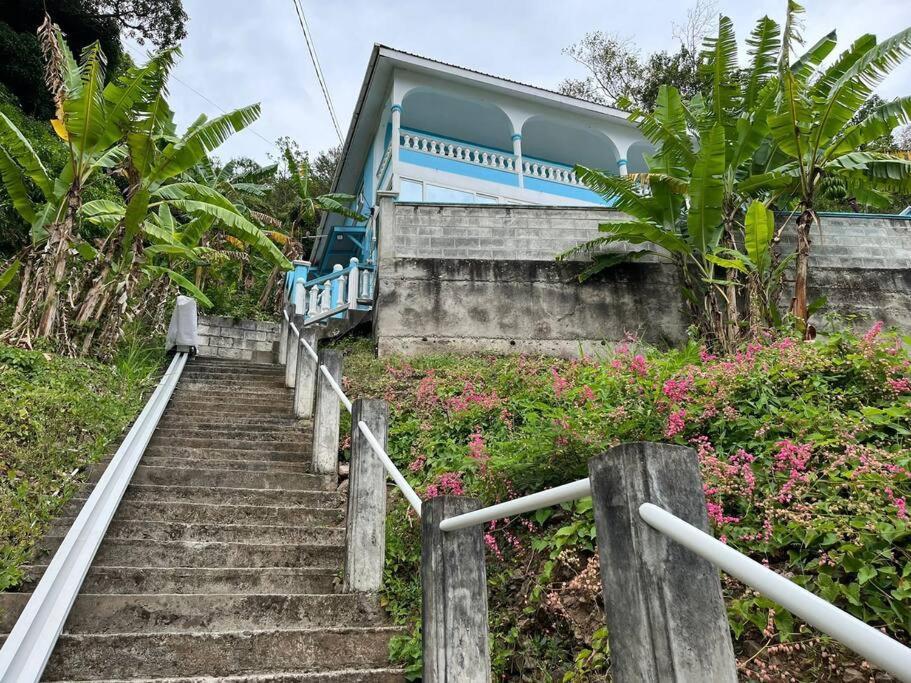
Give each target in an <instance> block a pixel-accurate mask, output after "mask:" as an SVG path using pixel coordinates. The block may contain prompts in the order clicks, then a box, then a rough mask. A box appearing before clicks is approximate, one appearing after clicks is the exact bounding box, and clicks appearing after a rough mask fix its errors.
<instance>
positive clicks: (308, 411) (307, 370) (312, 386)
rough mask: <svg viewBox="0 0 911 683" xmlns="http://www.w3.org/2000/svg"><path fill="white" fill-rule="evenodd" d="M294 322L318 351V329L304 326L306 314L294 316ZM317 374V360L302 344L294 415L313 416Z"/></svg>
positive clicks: (299, 354) (306, 339)
mask: <svg viewBox="0 0 911 683" xmlns="http://www.w3.org/2000/svg"><path fill="white" fill-rule="evenodd" d="M294 324H295V325H297V326H298V329H299V330H300V331H301V338H302V339H304V340H305V341H306V342H307V343H308V344H310V346H312V347H313V350H314V351H316V348H317V341H316V330H314V329H313V328H312V327H304V326H303V324H304V316H302V315H296V316H294ZM316 376H317V366H316V361H315V360H313V357H312V356H311V355H310V354H309V353H307V350H306V349H304V348H303V345H301V348H299V349H298V350H297V372H296V376H295V378H294V417H300V418H310V417H313V403H314V400H315V398H316Z"/></svg>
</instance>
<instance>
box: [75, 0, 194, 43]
mask: <svg viewBox="0 0 911 683" xmlns="http://www.w3.org/2000/svg"><path fill="white" fill-rule="evenodd" d="M85 8H86V13H87V14H88V16H90V17H92V18H94V19H98V20H102V21H103V20H108V19H110V20H113V21H114V22H116V23H117V25H118V26H119V27H120V29H121V31H123V33H125V34H126V35H128V36H130V37H132V38H135V39H136V41H137V42H138V43H139V44H140V45H143V44H144V43H145V41H147V40H148V41H149V42H151V43H152V44H153V45H155V46H156V47H158V48H163V47H170V46H172V45H176V44H177V43H178V42H180V41H181V40H183V39H184V38H186V36H187V31H186V22H187V13H186V12H184V9H183V2H182V0H85Z"/></svg>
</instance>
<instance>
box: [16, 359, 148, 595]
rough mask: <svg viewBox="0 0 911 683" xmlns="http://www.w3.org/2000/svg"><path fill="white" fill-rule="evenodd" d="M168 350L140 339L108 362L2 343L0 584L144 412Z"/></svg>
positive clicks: (25, 560) (18, 578) (18, 576)
mask: <svg viewBox="0 0 911 683" xmlns="http://www.w3.org/2000/svg"><path fill="white" fill-rule="evenodd" d="M162 355H163V354H161V353H160V352H157V351H154V350H149V349H148V348H146V347H143V346H141V345H139V344H137V343H133V344H130V345H127V346H126V347H125V348H124V349H123V350H122V351H121V353H120V354H119V355H118V356H117V358H116V359H115V362H114V363H113V364H102V363H98V362H95V361H90V360H84V359H74V358H67V357H63V356H57V355H54V354H50V353H43V352H40V351H25V350H22V349H17V348H12V347H9V346H5V345H0V477H2V480H0V590H6V589H9V588H14V587H16V586H17V585H19V584H20V583H21V581H22V578H23V571H22V567H23V565H24V564H27V563H28V562H29V561H30V559H31V558H32V556H33V554H34V551H35V546H36V544H37V542H38V541H39V539H40V538H41V536H42V535H43V534H44V533H45V532H46V530H47V528H48V525H49V524H50V522H51V521H52V520H53V519H54V517H55V515H56V514H57V512H58V511H59V510H60V508H61V506H63V505H64V503H66V502H67V500H68V499H69V498H70V497H71V496H72V495H73V493H74V492H75V491H77V490H78V488H79V485H80V483H81V482H82V481H83V480H84V476H85V472H86V468H87V467H88V466H89V465H91V464H92V463H94V462H96V461H97V460H99V459H100V458H101V457H102V456H103V455H105V454H106V453H108V452H109V451H110V449H111V448H112V445H113V443H114V442H115V441H116V440H117V439H118V438H119V437H120V436H121V434H122V433H123V431H124V429H125V428H126V427H127V426H128V425H129V424H130V423H131V421H132V420H133V419H134V418H135V416H136V415H137V414H138V413H139V411H140V410H141V408H142V405H143V399H144V397H145V395H146V393H147V392H148V390H149V389H150V388H151V387H152V386H153V385H154V382H155V374H156V372H157V369H158V368H159V367H160V364H161V361H162Z"/></svg>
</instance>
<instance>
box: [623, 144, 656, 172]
mask: <svg viewBox="0 0 911 683" xmlns="http://www.w3.org/2000/svg"><path fill="white" fill-rule="evenodd" d="M654 153H655V148H654V147H652V146H651V145H650V144H649V143H647V142H634V143H633V144H632V145H631V146H630V148H629V150H628V151H627V153H626V170H627V173H646V172H647V171H648V164H647V163H646V161H645V157H646V156H648V155H651V154H654Z"/></svg>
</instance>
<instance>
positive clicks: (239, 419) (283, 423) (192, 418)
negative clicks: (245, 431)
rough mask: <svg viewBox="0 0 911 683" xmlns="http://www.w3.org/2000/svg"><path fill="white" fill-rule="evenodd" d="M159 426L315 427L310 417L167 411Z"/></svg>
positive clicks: (222, 427)
mask: <svg viewBox="0 0 911 683" xmlns="http://www.w3.org/2000/svg"><path fill="white" fill-rule="evenodd" d="M158 427H159V428H162V429H171V428H175V427H189V428H190V429H209V428H211V429H225V428H232V429H237V428H240V427H246V428H249V429H261V430H268V429H301V430H304V431H307V430H311V431H312V429H313V422H312V421H311V420H309V419H300V420H298V419H296V418H294V417H272V416H270V415H228V416H224V417H222V418H221V419H217V420H214V419H211V418H209V417H207V416H205V415H203V416H199V415H183V414H181V413H175V412H165V414H164V415H162V417H161V419H160V420H159V421H158Z"/></svg>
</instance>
